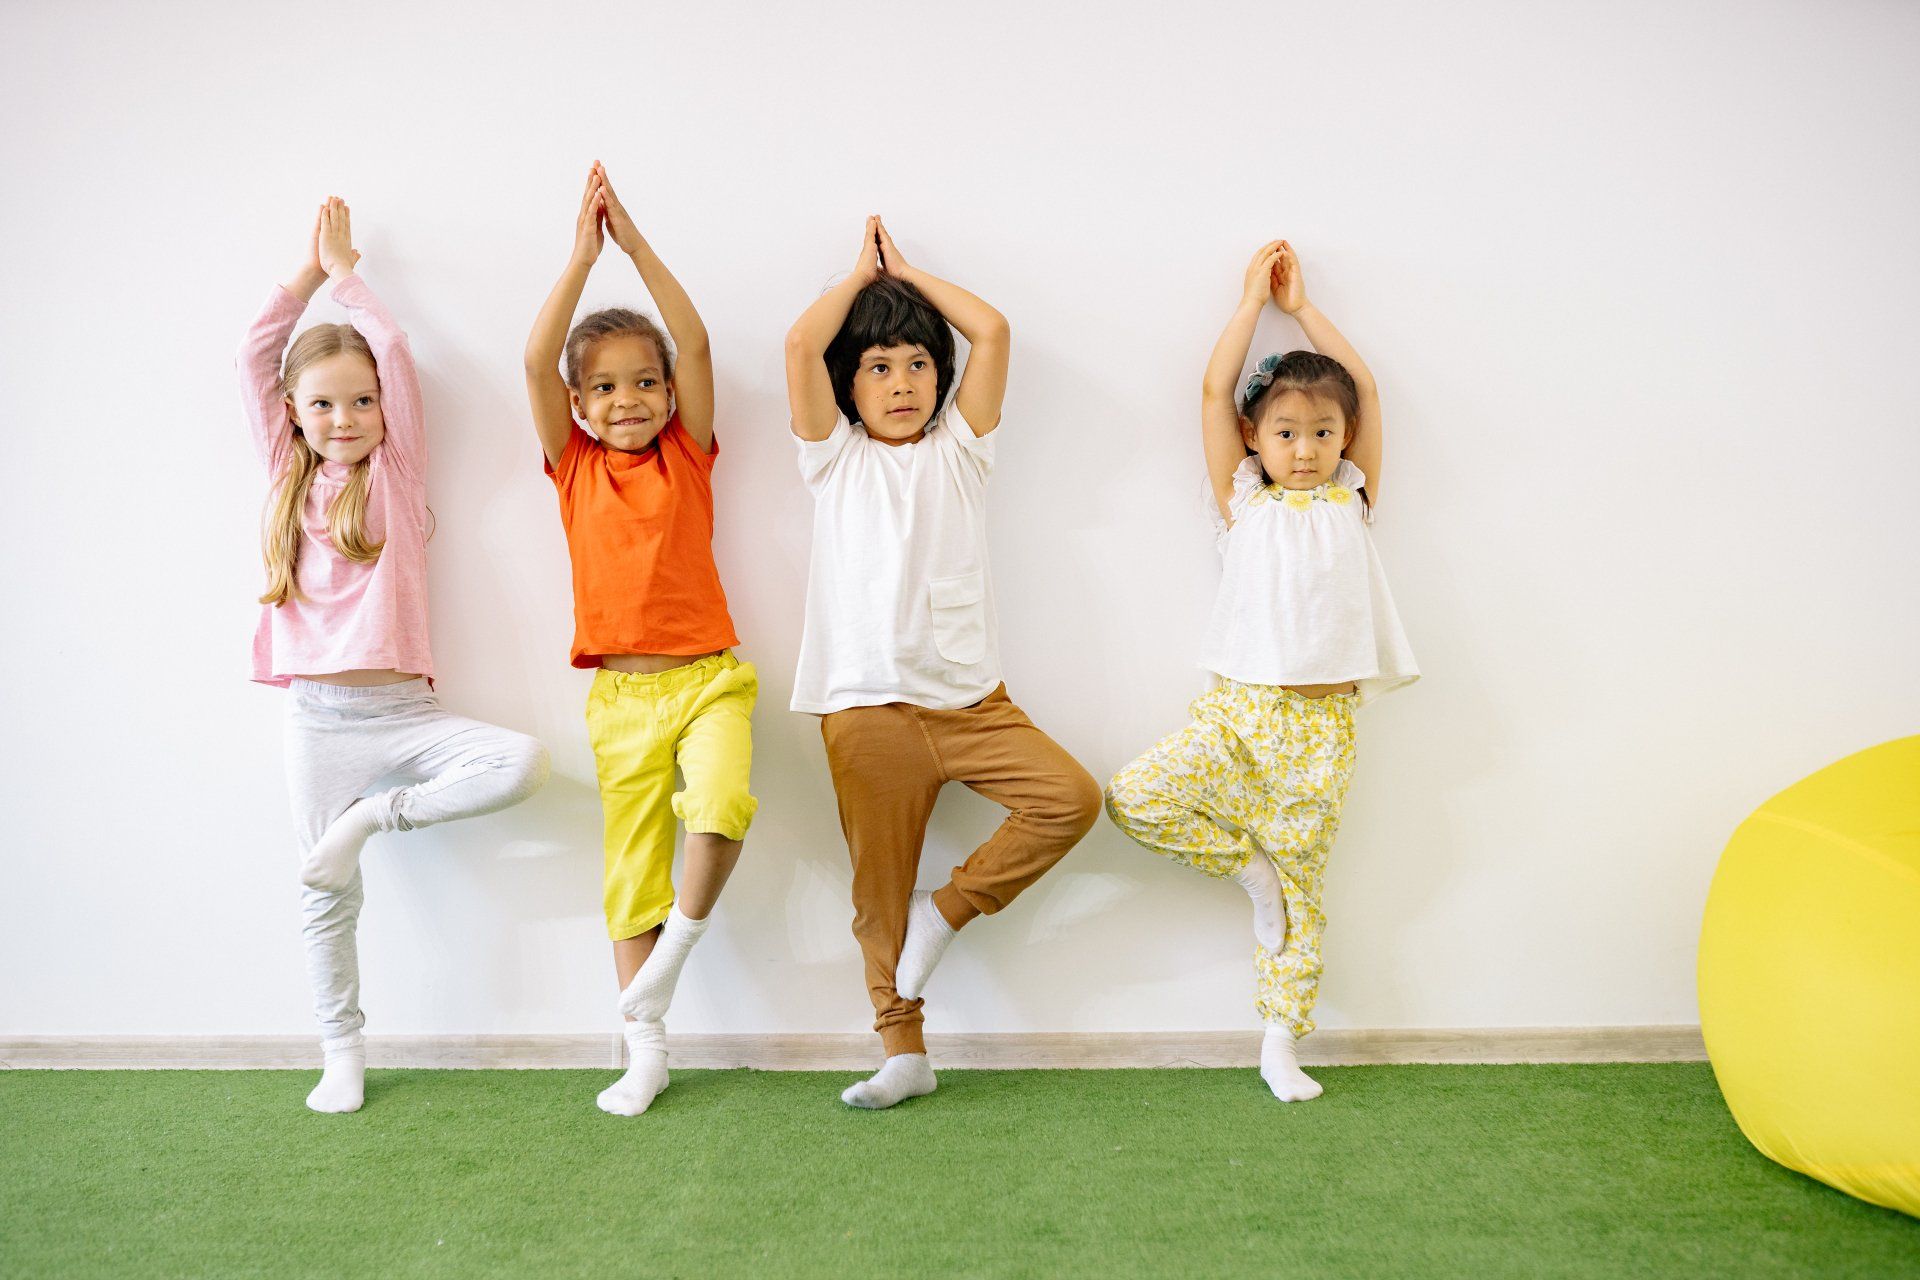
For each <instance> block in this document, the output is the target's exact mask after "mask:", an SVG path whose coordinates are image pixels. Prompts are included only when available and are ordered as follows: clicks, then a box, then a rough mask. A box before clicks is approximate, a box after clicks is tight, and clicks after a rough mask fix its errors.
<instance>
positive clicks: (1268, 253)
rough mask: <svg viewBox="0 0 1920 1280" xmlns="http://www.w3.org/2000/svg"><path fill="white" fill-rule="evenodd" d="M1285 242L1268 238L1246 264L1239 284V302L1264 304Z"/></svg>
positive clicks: (1271, 286)
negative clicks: (1243, 279) (1244, 278)
mask: <svg viewBox="0 0 1920 1280" xmlns="http://www.w3.org/2000/svg"><path fill="white" fill-rule="evenodd" d="M1285 244H1286V242H1285V241H1282V240H1269V241H1267V243H1265V244H1263V245H1261V246H1260V248H1259V250H1258V251H1257V252H1256V253H1255V254H1254V255H1253V261H1252V262H1249V263H1248V264H1247V278H1246V280H1245V281H1244V282H1243V283H1242V285H1241V289H1240V301H1241V302H1243V303H1253V304H1255V305H1258V306H1265V305H1266V301H1267V293H1268V291H1269V290H1271V289H1272V288H1273V271H1274V267H1275V266H1276V265H1278V263H1279V261H1280V253H1281V251H1282V249H1284V248H1285Z"/></svg>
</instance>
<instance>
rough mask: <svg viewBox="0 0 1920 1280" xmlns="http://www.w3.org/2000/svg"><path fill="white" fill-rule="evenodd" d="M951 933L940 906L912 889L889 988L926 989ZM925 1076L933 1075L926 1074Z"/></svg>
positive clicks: (909, 996)
mask: <svg viewBox="0 0 1920 1280" xmlns="http://www.w3.org/2000/svg"><path fill="white" fill-rule="evenodd" d="M953 934H954V928H953V926H952V925H950V924H948V923H947V918H946V917H945V916H943V915H941V914H940V908H938V907H936V906H934V905H933V895H932V894H931V893H915V894H914V895H913V897H912V899H911V900H910V901H909V902H908V904H907V940H906V941H905V942H904V943H902V944H901V947H900V963H899V964H897V965H895V966H894V968H893V989H894V990H895V991H898V992H899V993H900V996H901V998H902V999H904V1000H918V999H919V998H920V993H921V992H922V991H925V990H926V989H927V979H928V978H931V977H932V976H933V967H934V966H935V965H937V964H939V963H940V957H941V956H943V955H945V954H946V953H947V944H948V943H949V942H952V941H953ZM888 1061H889V1062H891V1061H892V1059H891V1058H889V1059H888ZM875 1078H876V1079H877V1078H878V1077H875ZM927 1078H928V1079H929V1080H931V1079H932V1078H933V1077H932V1075H931V1074H929V1075H928V1077H927ZM929 1087H931V1086H929ZM898 1100H899V1099H895V1100H894V1101H896V1102H897V1101H898ZM885 1105H887V1106H892V1105H893V1103H892V1102H889V1103H887V1104H885Z"/></svg>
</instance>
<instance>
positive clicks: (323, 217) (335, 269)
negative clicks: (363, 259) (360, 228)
mask: <svg viewBox="0 0 1920 1280" xmlns="http://www.w3.org/2000/svg"><path fill="white" fill-rule="evenodd" d="M314 253H315V254H316V256H318V258H319V259H320V269H321V270H322V271H325V272H326V273H327V275H328V276H329V277H337V276H344V275H346V274H348V273H349V272H351V271H352V270H353V268H354V266H355V265H356V264H358V263H359V261H360V254H359V253H358V252H357V251H356V250H355V249H354V247H353V214H352V212H351V211H350V210H349V209H348V208H347V202H346V201H345V200H342V199H341V198H340V197H339V196H328V197H327V202H326V203H325V204H323V205H321V206H320V230H319V232H318V233H317V234H316V236H315V238H314Z"/></svg>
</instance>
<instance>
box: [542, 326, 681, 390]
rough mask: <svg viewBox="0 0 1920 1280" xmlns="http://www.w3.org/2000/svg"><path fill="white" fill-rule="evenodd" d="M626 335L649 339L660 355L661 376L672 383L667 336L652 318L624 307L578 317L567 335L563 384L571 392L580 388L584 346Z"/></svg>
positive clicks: (671, 364)
mask: <svg viewBox="0 0 1920 1280" xmlns="http://www.w3.org/2000/svg"><path fill="white" fill-rule="evenodd" d="M628 334H631V335H633V336H634V337H638V338H650V339H652V340H653V345H654V348H655V349H656V350H657V351H659V353H660V367H661V370H662V374H661V376H662V377H663V378H664V379H666V380H667V381H669V382H670V381H672V380H673V347H672V346H671V345H669V343H668V342H667V335H666V334H665V333H664V332H662V331H661V329H660V326H659V325H657V324H655V323H654V321H653V317H651V316H644V315H641V314H640V313H639V312H638V311H629V310H627V309H626V308H625V307H608V308H606V309H605V310H604V311H595V312H593V313H592V314H591V315H587V316H582V317H581V318H580V323H579V324H576V325H574V326H573V332H571V333H569V334H568V335H567V351H566V370H567V385H568V386H569V387H572V388H573V389H574V390H575V391H578V390H579V389H580V379H581V378H583V377H585V376H586V370H585V369H583V368H581V365H582V363H583V362H584V361H585V360H586V358H587V348H588V347H591V346H592V345H593V344H594V343H596V342H598V341H600V340H601V339H602V338H618V337H625V336H627V335H628Z"/></svg>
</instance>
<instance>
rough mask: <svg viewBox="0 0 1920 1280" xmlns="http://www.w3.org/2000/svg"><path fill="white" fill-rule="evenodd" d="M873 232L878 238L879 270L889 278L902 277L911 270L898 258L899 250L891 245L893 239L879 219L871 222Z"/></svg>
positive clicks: (904, 260)
mask: <svg viewBox="0 0 1920 1280" xmlns="http://www.w3.org/2000/svg"><path fill="white" fill-rule="evenodd" d="M873 227H874V231H875V232H877V233H878V235H879V237H880V269H881V270H882V271H884V272H886V273H887V274H888V275H890V276H904V275H905V274H906V273H907V272H909V271H911V270H912V269H913V268H911V267H909V266H908V265H907V260H906V259H905V258H903V257H901V256H900V250H899V248H898V247H897V246H896V245H895V244H894V243H893V237H892V236H890V235H888V234H887V224H886V223H884V222H882V221H881V220H880V219H879V218H875V219H874V220H873Z"/></svg>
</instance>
